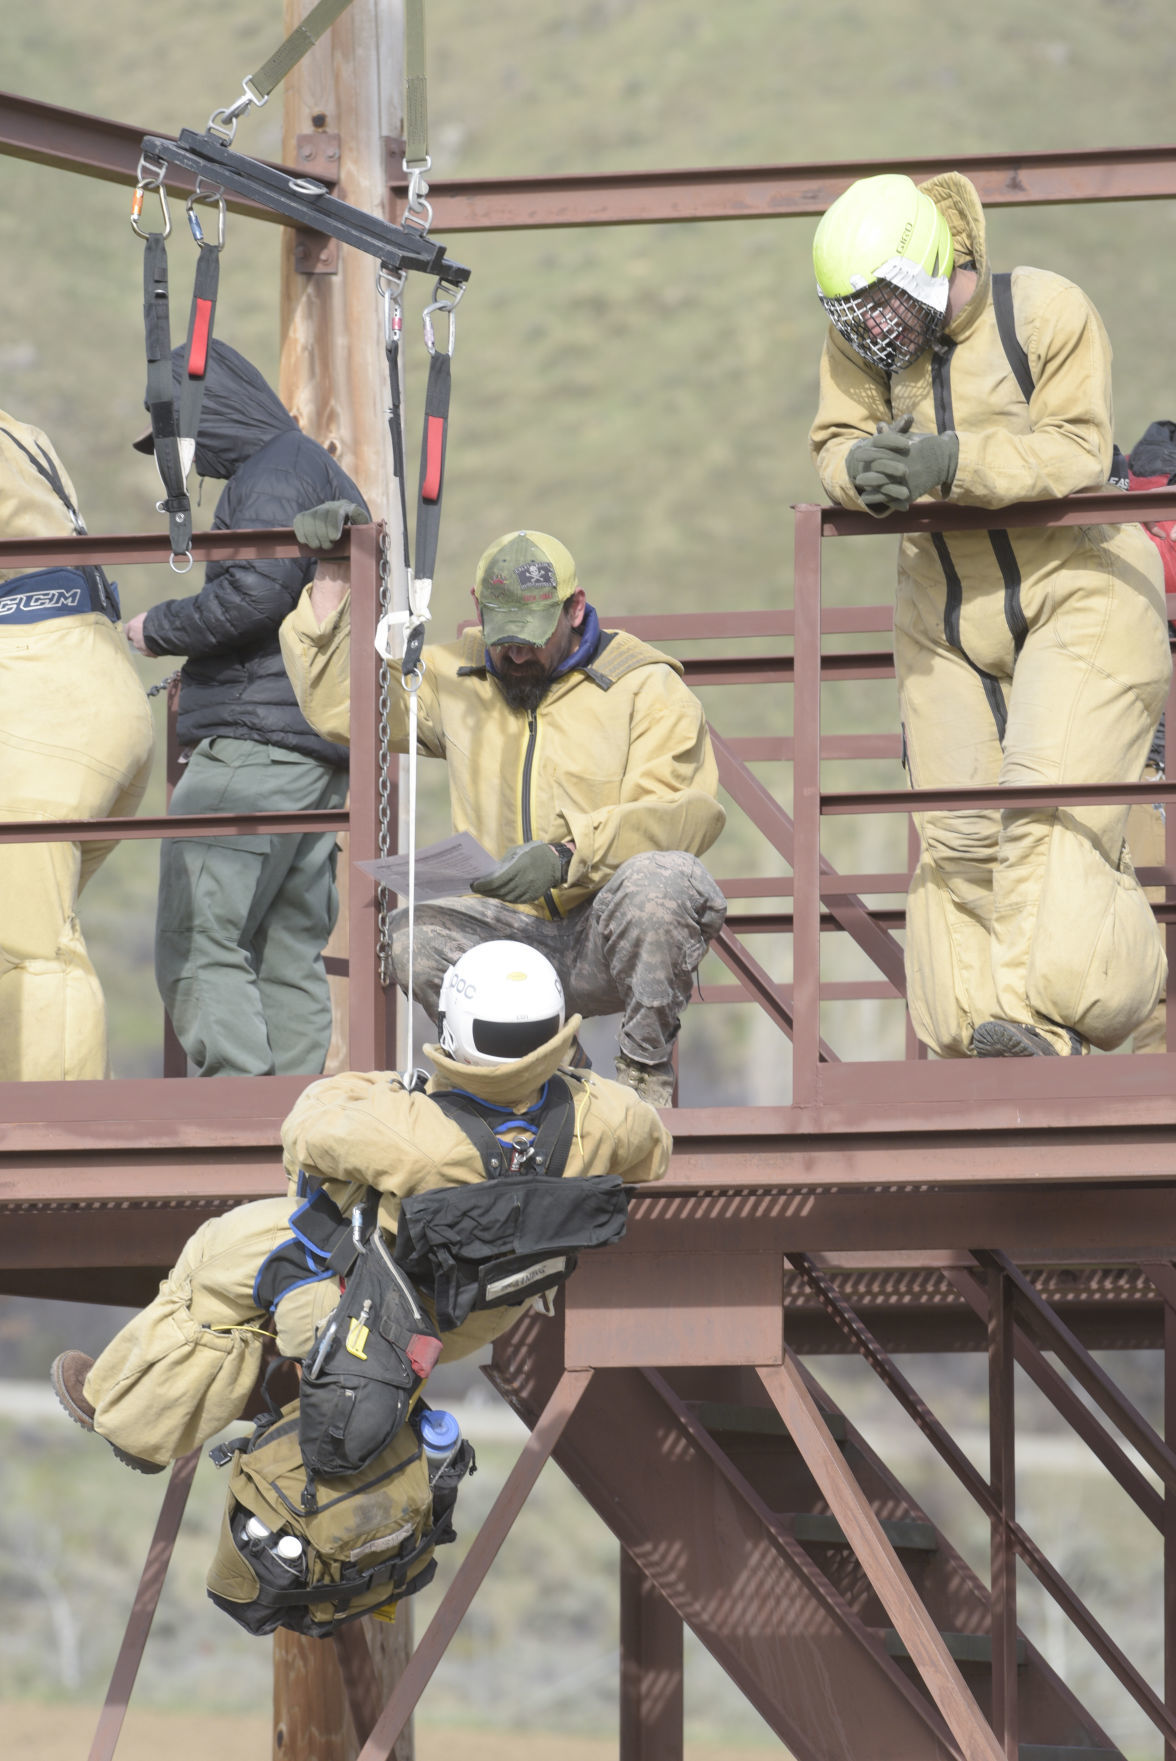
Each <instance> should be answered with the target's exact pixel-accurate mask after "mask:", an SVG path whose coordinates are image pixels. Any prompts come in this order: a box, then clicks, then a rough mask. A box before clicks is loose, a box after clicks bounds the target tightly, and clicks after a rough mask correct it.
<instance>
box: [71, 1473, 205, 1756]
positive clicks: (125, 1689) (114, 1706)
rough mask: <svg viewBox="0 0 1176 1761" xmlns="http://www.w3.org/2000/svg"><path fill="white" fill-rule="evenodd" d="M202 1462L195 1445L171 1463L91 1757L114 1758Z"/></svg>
mask: <svg viewBox="0 0 1176 1761" xmlns="http://www.w3.org/2000/svg"><path fill="white" fill-rule="evenodd" d="M199 1461H200V1451H199V1449H193V1450H192V1452H191V1454H189V1455H185V1456H182V1457H181V1458H180V1460H179V1461H177V1462H175V1463H174V1464H173V1466H172V1470H171V1477H170V1479H169V1480H168V1483H167V1491H166V1492H165V1493H164V1498H163V1504H162V1506H161V1507H160V1512H159V1519H158V1521H157V1522H156V1525H155V1533H154V1535H153V1536H152V1537H151V1545H150V1547H149V1548H148V1550H147V1559H146V1563H145V1564H144V1566H143V1573H142V1576H141V1577H140V1579H139V1587H138V1589H137V1590H136V1591H135V1601H134V1605H133V1607H132V1609H131V1616H130V1619H129V1620H128V1622H127V1626H126V1631H125V1632H124V1634H123V1639H122V1644H121V1645H120V1647H119V1653H118V1656H117V1658H116V1659H115V1664H114V1672H113V1674H112V1675H111V1678H110V1686H109V1688H108V1689H107V1691H106V1699H105V1701H104V1702H103V1706H102V1711H101V1713H100V1714H99V1718H98V1728H97V1730H96V1731H95V1732H94V1741H93V1742H92V1743H91V1745H90V1755H89V1761H110V1758H111V1756H112V1755H113V1754H114V1751H115V1747H116V1745H117V1743H118V1738H119V1732H120V1731H121V1730H122V1727H123V1720H124V1719H125V1717H126V1715H127V1702H128V1701H129V1699H130V1697H131V1689H132V1688H133V1687H134V1685H135V1677H136V1676H137V1675H138V1673H139V1665H140V1663H141V1662H142V1661H143V1652H144V1651H145V1649H146V1647H147V1639H148V1637H149V1635H150V1632H151V1623H152V1621H153V1620H154V1619H155V1610H156V1609H157V1608H158V1606H159V1598H160V1595H161V1593H162V1591H163V1583H164V1579H165V1578H166V1576H167V1568H168V1566H169V1565H170V1564H171V1556H172V1553H173V1552H174V1550H175V1545H176V1538H177V1536H178V1535H179V1532H180V1524H181V1522H182V1521H183V1517H184V1510H185V1507H186V1506H187V1503H188V1493H189V1492H190V1491H191V1490H192V1478H193V1475H194V1474H195V1472H196V1468H197V1465H198V1463H199Z"/></svg>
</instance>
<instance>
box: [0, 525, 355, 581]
mask: <svg viewBox="0 0 1176 1761" xmlns="http://www.w3.org/2000/svg"><path fill="white" fill-rule="evenodd" d="M354 530H358V528H354ZM344 533H345V536H344V538H343V539H341V540H340V550H341V551H342V552H343V554H346V542H347V538H348V537H350V535H351V533H350V531H349V530H348V529H347V528H345V529H344ZM171 554H172V549H171V545H170V544H169V543H168V541H167V538H166V536H164V535H158V536H157V535H156V534H155V533H152V532H111V533H108V534H107V535H106V536H105V537H96V536H94V535H93V534H92V533H91V534H87V536H86V537H84V538H5V539H2V540H0V569H45V568H50V567H53V566H56V565H58V564H60V565H61V566H62V567H63V568H67V569H76V568H80V567H81V566H82V564H83V563H88V562H90V563H166V562H169V561H170V558H171ZM317 555H319V553H318V552H317V551H313V550H307V548H306V546H305V545H302V544H299V542H298V540H297V539H296V538H295V536H294V534H293V532H291V531H290V529H289V527H286V526H267V527H265V528H264V529H262V528H261V527H258V528H257V530H256V531H249V532H226V531H221V530H217V531H215V532H194V533H193V534H192V556H193V558H194V560H195V562H198V563H213V562H217V563H224V562H232V561H233V559H234V558H235V557H247V558H249V559H251V560H252V559H253V558H256V557H285V556H305V557H314V556H317ZM190 573H191V570H190V569H189V570H185V571H184V575H181V576H180V579H181V580H182V579H184V576H185V575H188V574H190Z"/></svg>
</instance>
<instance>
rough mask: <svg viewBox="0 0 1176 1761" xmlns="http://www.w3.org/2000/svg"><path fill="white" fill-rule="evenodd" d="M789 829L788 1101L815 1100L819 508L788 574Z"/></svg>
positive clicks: (810, 513)
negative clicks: (791, 674)
mask: <svg viewBox="0 0 1176 1761" xmlns="http://www.w3.org/2000/svg"><path fill="white" fill-rule="evenodd" d="M792 598H793V614H792V615H793V620H794V623H793V628H794V653H795V666H796V677H795V684H794V687H793V693H792V733H793V739H794V741H795V754H796V756H795V761H794V765H793V771H792V779H793V781H792V796H793V799H792V815H793V827H794V852H795V853H794V860H793V865H792V867H793V875H794V877H795V879H794V885H795V889H796V891H795V897H794V900H793V935H792V1006H793V1015H794V1023H793V1035H792V1104H793V1106H800V1107H804V1106H814V1105H815V1104H816V1102H817V1100H818V1098H819V1092H820V1090H819V1084H820V1074H819V1068H818V1065H819V1059H820V1042H821V893H820V884H821V510H820V508H818V507H816V506H813V505H810V504H807V503H805V504H802V505H800V506H799V507H797V509H796V544H795V564H794V568H793V574H792Z"/></svg>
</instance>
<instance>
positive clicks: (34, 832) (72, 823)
mask: <svg viewBox="0 0 1176 1761" xmlns="http://www.w3.org/2000/svg"><path fill="white" fill-rule="evenodd" d="M349 821H350V815H349V814H348V811H347V809H346V808H325V807H324V808H307V809H306V810H305V811H303V812H299V813H184V814H175V815H171V814H143V815H142V816H141V817H136V818H134V819H126V818H122V819H23V820H22V819H11V820H4V821H0V844H53V843H63V842H69V843H75V844H84V843H87V842H91V841H101V840H103V839H107V838H116V839H118V840H119V842H120V843H121V842H123V841H124V840H125V839H127V838H231V837H240V836H246V835H251V834H253V833H261V834H263V835H264V834H267V833H279V832H299V833H304V832H345V831H346V830H347V827H348V824H349Z"/></svg>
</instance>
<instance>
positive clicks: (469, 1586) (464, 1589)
mask: <svg viewBox="0 0 1176 1761" xmlns="http://www.w3.org/2000/svg"><path fill="white" fill-rule="evenodd" d="M591 1380H592V1371H591V1370H566V1371H565V1372H564V1374H563V1376H562V1377H561V1378H560V1380H559V1382H558V1383H557V1384H556V1387H555V1390H554V1392H553V1393H552V1396H551V1399H550V1400H549V1401H548V1402H547V1405H546V1406H545V1407H544V1409H543V1412H542V1415H541V1416H540V1419H539V1422H538V1424H537V1425H536V1426H535V1429H534V1430H533V1431H532V1433H531V1435H530V1436H529V1437H528V1438H527V1441H526V1443H524V1445H523V1450H522V1454H521V1455H520V1456H519V1459H518V1460H517V1461H516V1462H515V1464H514V1467H513V1468H512V1469H511V1471H510V1476H509V1478H508V1479H507V1482H506V1484H505V1486H504V1487H503V1488H502V1491H501V1492H500V1493H499V1494H498V1497H497V1498H496V1499H495V1501H494V1506H493V1509H492V1510H491V1511H490V1514H489V1515H488V1516H487V1518H486V1520H485V1522H484V1523H483V1524H482V1527H481V1528H480V1529H479V1530H478V1533H477V1534H476V1535H475V1536H474V1540H473V1545H472V1546H471V1547H470V1550H469V1552H468V1553H467V1554H466V1556H465V1558H464V1559H463V1561H462V1563H461V1565H460V1566H459V1567H458V1570H457V1574H456V1576H455V1577H454V1579H453V1582H452V1583H451V1584H450V1586H449V1588H448V1589H447V1590H446V1592H445V1594H444V1596H443V1597H442V1598H441V1603H440V1606H439V1607H438V1609H437V1612H436V1614H434V1616H433V1618H432V1620H431V1621H430V1622H429V1626H428V1630H427V1631H426V1633H425V1634H424V1637H423V1638H422V1639H421V1642H420V1644H419V1645H418V1646H417V1648H416V1650H415V1651H414V1652H413V1654H412V1656H411V1657H410V1658H409V1661H408V1664H407V1665H406V1667H405V1670H404V1674H403V1675H402V1676H401V1678H400V1680H399V1681H398V1682H397V1684H396V1686H395V1688H394V1689H393V1691H392V1694H391V1696H390V1698H389V1699H388V1701H387V1703H386V1705H385V1707H384V1710H383V1711H382V1712H381V1714H380V1716H379V1718H377V1720H376V1722H375V1725H374V1727H373V1729H372V1731H371V1734H370V1735H369V1737H368V1739H367V1741H366V1742H365V1743H364V1745H363V1748H362V1749H361V1750H360V1752H359V1761H388V1757H389V1756H390V1755H391V1753H392V1750H393V1747H394V1745H395V1743H396V1739H397V1737H398V1736H399V1735H400V1733H401V1731H402V1730H403V1729H404V1727H405V1725H406V1724H407V1723H408V1721H409V1719H410V1718H411V1717H412V1715H413V1713H414V1712H415V1710H416V1706H417V1701H418V1700H419V1699H420V1697H421V1695H422V1694H423V1693H424V1691H425V1689H426V1688H427V1687H428V1685H429V1683H430V1681H431V1680H432V1679H433V1671H434V1670H435V1669H436V1667H437V1665H438V1664H439V1663H440V1661H441V1659H442V1657H443V1656H444V1655H445V1650H446V1647H447V1646H448V1644H449V1641H450V1640H451V1639H452V1637H453V1635H454V1633H455V1632H456V1631H457V1629H458V1627H459V1626H460V1625H461V1623H462V1620H463V1619H464V1618H465V1615H466V1612H467V1610H468V1609H469V1606H470V1603H471V1602H472V1601H473V1599H474V1597H475V1596H476V1595H477V1593H478V1590H479V1589H480V1588H481V1584H482V1579H483V1578H484V1577H485V1576H486V1573H487V1572H488V1571H489V1569H490V1567H491V1566H492V1565H493V1563H494V1561H495V1559H496V1557H497V1555H498V1549H499V1548H500V1547H501V1546H502V1543H503V1542H504V1541H505V1540H506V1537H507V1535H508V1534H509V1533H510V1531H511V1527H512V1525H513V1523H514V1520H515V1518H516V1517H517V1516H518V1514H519V1512H520V1510H521V1509H522V1508H523V1505H524V1504H525V1503H526V1501H527V1497H528V1495H529V1493H530V1491H531V1489H532V1487H533V1486H534V1484H535V1481H536V1480H537V1479H538V1478H539V1472H540V1469H541V1468H542V1467H543V1464H544V1462H546V1461H547V1459H548V1457H549V1456H550V1454H551V1452H552V1450H553V1449H554V1448H555V1446H556V1444H557V1443H558V1442H559V1440H560V1438H561V1437H562V1435H563V1431H564V1426H565V1425H566V1424H567V1422H568V1420H569V1419H570V1418H571V1416H572V1414H573V1413H574V1412H575V1410H576V1407H577V1406H578V1405H579V1402H580V1397H581V1395H582V1394H583V1393H584V1390H585V1389H586V1388H587V1386H588V1384H589V1382H591Z"/></svg>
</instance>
